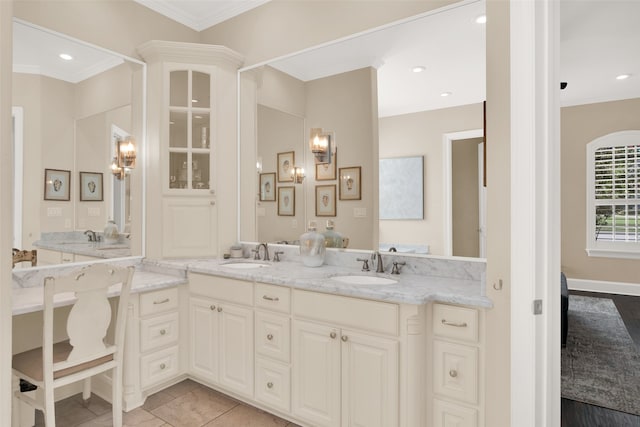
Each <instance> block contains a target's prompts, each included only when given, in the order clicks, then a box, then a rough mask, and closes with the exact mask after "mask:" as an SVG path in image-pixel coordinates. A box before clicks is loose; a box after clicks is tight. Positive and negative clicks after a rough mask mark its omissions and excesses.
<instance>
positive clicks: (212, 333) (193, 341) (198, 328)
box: [189, 298, 220, 381]
mask: <svg viewBox="0 0 640 427" xmlns="http://www.w3.org/2000/svg"><path fill="white" fill-rule="evenodd" d="M217 308H218V307H217V304H216V303H215V302H214V301H213V300H209V299H204V298H191V300H190V303H189V323H190V324H189V326H190V328H189V345H190V350H191V351H190V368H191V372H193V373H194V374H196V375H197V376H199V377H202V378H203V379H207V380H210V381H216V380H217V379H218V319H219V317H220V316H218V314H217V311H216V310H217Z"/></svg>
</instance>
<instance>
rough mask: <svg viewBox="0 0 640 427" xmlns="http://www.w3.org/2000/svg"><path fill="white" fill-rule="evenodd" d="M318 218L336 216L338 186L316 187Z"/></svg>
mask: <svg viewBox="0 0 640 427" xmlns="http://www.w3.org/2000/svg"><path fill="white" fill-rule="evenodd" d="M316 216H336V185H335V184H333V185H316Z"/></svg>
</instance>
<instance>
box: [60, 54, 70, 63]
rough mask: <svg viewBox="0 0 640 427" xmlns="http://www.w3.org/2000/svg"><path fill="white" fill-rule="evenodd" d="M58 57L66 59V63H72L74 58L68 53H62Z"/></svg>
mask: <svg viewBox="0 0 640 427" xmlns="http://www.w3.org/2000/svg"><path fill="white" fill-rule="evenodd" d="M58 56H59V57H60V58H62V59H64V60H65V61H71V60H72V59H73V56H71V55H69V54H68V53H61V54H60V55H58Z"/></svg>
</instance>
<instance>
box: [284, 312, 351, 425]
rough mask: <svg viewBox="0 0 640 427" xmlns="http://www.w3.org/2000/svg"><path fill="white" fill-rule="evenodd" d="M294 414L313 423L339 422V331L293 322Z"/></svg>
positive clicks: (314, 324)
mask: <svg viewBox="0 0 640 427" xmlns="http://www.w3.org/2000/svg"><path fill="white" fill-rule="evenodd" d="M292 360H293V361H294V363H293V390H292V397H293V413H294V415H296V416H298V417H300V418H302V419H304V420H307V421H308V422H309V423H310V424H312V425H314V426H339V425H340V331H339V329H337V328H333V327H330V326H326V325H320V324H316V323H311V322H305V321H300V320H294V321H293V359H292Z"/></svg>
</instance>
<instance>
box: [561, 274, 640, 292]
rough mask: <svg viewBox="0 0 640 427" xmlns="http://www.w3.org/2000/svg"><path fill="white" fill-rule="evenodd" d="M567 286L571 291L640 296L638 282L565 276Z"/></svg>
mask: <svg viewBox="0 0 640 427" xmlns="http://www.w3.org/2000/svg"><path fill="white" fill-rule="evenodd" d="M567 286H568V287H569V289H570V290H573V291H588V292H601V293H605V294H618V295H633V296H640V283H624V282H605V281H601V280H585V279H569V278H567Z"/></svg>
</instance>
